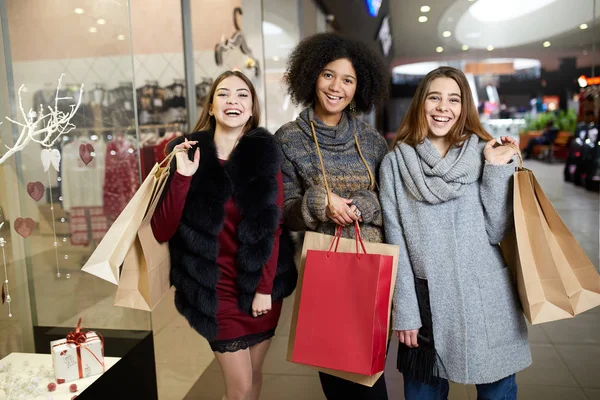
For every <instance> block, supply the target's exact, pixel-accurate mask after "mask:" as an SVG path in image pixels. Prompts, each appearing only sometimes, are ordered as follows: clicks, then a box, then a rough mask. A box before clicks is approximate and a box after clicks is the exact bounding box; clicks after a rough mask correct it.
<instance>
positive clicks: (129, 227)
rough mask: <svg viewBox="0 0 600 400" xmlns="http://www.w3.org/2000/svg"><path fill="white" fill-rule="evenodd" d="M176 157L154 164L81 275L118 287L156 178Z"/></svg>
mask: <svg viewBox="0 0 600 400" xmlns="http://www.w3.org/2000/svg"><path fill="white" fill-rule="evenodd" d="M175 153H176V151H173V152H171V154H169V155H168V156H167V158H165V160H163V161H162V162H161V163H160V164H158V163H157V164H155V165H154V167H152V170H151V171H150V173H149V174H148V176H147V177H146V179H144V181H143V182H142V184H141V185H140V188H139V189H138V190H137V192H135V194H134V195H133V197H132V198H131V200H130V201H129V203H127V205H126V206H125V208H124V209H123V211H122V212H121V214H119V216H118V217H117V219H116V220H115V222H114V223H113V224H112V225H111V227H110V228H109V229H108V232H106V235H105V236H104V238H102V240H101V241H100V243H99V244H98V246H97V247H96V249H95V250H94V252H93V253H92V255H91V256H90V258H89V259H88V260H87V262H86V263H85V265H84V266H83V268H81V270H82V271H85V272H87V273H90V274H92V275H95V276H97V277H99V278H102V279H104V280H106V281H108V282H111V283H114V284H115V285H118V284H119V267H120V266H121V264H123V261H124V260H125V256H126V254H127V252H128V251H129V248H130V247H131V245H132V244H133V242H134V240H135V238H136V236H137V231H138V229H139V228H140V225H141V224H142V220H143V219H144V216H145V215H146V211H147V210H148V206H149V205H150V203H151V202H152V199H153V198H154V197H155V194H156V192H157V189H158V185H159V178H160V177H161V176H163V174H165V173H166V174H168V168H169V166H170V162H171V160H172V159H173V157H174V156H175ZM161 165H166V167H165V168H164V169H163V168H161Z"/></svg>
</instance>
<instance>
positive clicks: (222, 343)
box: [208, 328, 275, 353]
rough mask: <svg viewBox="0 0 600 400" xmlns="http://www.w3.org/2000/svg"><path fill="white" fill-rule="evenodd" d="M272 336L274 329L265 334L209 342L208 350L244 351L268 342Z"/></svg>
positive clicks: (219, 351)
mask: <svg viewBox="0 0 600 400" xmlns="http://www.w3.org/2000/svg"><path fill="white" fill-rule="evenodd" d="M273 336H275V328H273V329H269V330H268V331H265V332H260V333H252V334H250V335H245V336H241V337H239V338H234V339H226V340H210V341H209V342H208V344H210V348H211V349H212V351H214V352H217V353H233V352H236V351H239V350H245V349H247V348H249V347H252V346H254V345H257V344H259V343H261V342H264V341H265V340H269V339H271V338H272V337H273Z"/></svg>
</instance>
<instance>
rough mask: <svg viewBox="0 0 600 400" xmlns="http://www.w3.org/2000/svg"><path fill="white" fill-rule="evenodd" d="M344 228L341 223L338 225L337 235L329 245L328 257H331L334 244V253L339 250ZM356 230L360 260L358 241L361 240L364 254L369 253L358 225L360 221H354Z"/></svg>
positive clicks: (357, 254)
mask: <svg viewBox="0 0 600 400" xmlns="http://www.w3.org/2000/svg"><path fill="white" fill-rule="evenodd" d="M343 229H344V227H343V226H341V225H338V227H337V228H336V230H335V235H334V236H333V240H332V241H331V245H330V246H329V250H327V257H329V254H330V253H331V249H332V248H333V245H334V244H335V249H333V252H334V253H336V252H337V249H338V246H339V244H340V239H341V238H342V230H343ZM354 232H356V234H355V238H354V239H355V240H356V257H357V258H358V259H359V260H360V252H359V249H358V243H359V242H360V245H361V247H362V251H363V254H367V249H366V248H365V243H364V242H363V238H362V233H361V231H360V226H358V221H354Z"/></svg>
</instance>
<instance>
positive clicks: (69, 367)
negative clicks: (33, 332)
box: [50, 318, 104, 383]
mask: <svg viewBox="0 0 600 400" xmlns="http://www.w3.org/2000/svg"><path fill="white" fill-rule="evenodd" d="M50 347H51V349H52V362H53V364H54V376H55V378H56V381H57V383H65V382H70V381H74V380H77V379H81V378H87V377H88V376H93V375H98V374H101V373H103V372H104V338H103V337H102V335H100V334H99V333H96V332H91V331H83V330H81V318H80V319H79V323H78V324H77V328H76V329H75V331H74V332H71V333H69V334H68V335H67V338H66V339H59V340H53V341H52V342H50Z"/></svg>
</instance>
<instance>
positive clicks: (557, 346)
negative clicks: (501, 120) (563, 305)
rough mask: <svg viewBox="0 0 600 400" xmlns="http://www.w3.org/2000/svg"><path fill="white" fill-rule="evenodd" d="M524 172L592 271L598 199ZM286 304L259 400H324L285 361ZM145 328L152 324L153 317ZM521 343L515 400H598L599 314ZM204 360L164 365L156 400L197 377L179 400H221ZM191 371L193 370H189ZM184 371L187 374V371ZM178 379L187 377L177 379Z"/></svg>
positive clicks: (303, 372)
mask: <svg viewBox="0 0 600 400" xmlns="http://www.w3.org/2000/svg"><path fill="white" fill-rule="evenodd" d="M526 166H527V167H528V168H530V169H532V170H533V171H534V173H535V175H536V177H537V178H538V180H539V181H540V183H541V185H542V187H543V189H544V191H545V192H546V194H547V195H548V197H549V198H550V200H551V201H552V203H553V204H554V206H555V208H556V209H557V211H558V212H559V213H560V214H561V216H562V217H563V219H564V221H565V223H566V224H567V226H568V227H569V228H570V229H571V231H572V232H573V234H574V235H575V237H576V238H577V240H578V241H579V242H580V243H581V245H582V247H583V248H584V249H585V251H586V252H587V254H588V256H589V257H590V258H591V260H592V262H593V263H594V264H595V265H596V268H598V265H599V257H598V250H599V244H598V242H599V230H598V223H599V201H598V200H599V197H598V195H597V194H594V193H590V192H586V191H585V190H584V189H582V188H578V187H575V186H573V185H571V184H565V183H563V181H562V168H563V166H562V165H548V164H543V163H541V162H535V161H534V162H530V163H528V164H527V165H526ZM291 303H292V302H291V301H290V300H288V301H286V303H285V304H284V310H283V314H282V319H281V321H280V325H279V328H278V335H277V336H275V338H274V340H273V343H272V346H271V350H270V351H269V353H268V355H267V359H266V362H265V367H264V374H265V378H264V384H263V391H262V396H261V399H264V400H275V399H277V400H286V399H289V400H296V399H297V400H300V399H302V400H313V399H314V400H322V399H325V397H324V396H323V394H322V392H321V389H320V385H319V379H318V377H317V374H316V373H315V372H313V371H312V370H311V369H309V368H305V367H302V366H299V365H295V364H292V363H288V362H286V361H285V357H286V352H287V336H286V335H287V332H288V331H289V323H290V314H291V306H292V304H291ZM153 322H154V323H156V322H157V321H156V319H155V318H154V316H153ZM183 329H185V328H183ZM529 339H530V342H531V348H532V353H533V359H534V362H533V365H532V366H531V367H530V368H528V369H526V370H525V371H523V372H521V373H519V374H518V375H517V381H518V384H519V399H536V400H537V399H544V400H580V399H581V400H586V399H588V400H592V399H593V400H596V399H600V308H596V309H594V310H591V311H588V312H587V313H584V314H582V315H579V316H578V317H577V318H574V319H570V320H564V321H558V322H553V323H548V324H543V325H536V326H531V327H530V329H529ZM157 340H159V339H158V338H157ZM186 340H187V336H186ZM159 341H160V340H159ZM396 346H397V341H395V340H393V341H392V345H391V348H390V351H389V354H390V357H389V358H388V365H387V367H386V379H387V384H388V392H389V395H390V399H394V400H400V399H403V398H404V396H403V390H402V377H401V376H400V374H399V373H398V372H397V371H396V368H395V365H394V364H395V354H396V348H397V347H396ZM196 348H197V347H196ZM205 354H207V353H206V352H205ZM157 356H158V355H157ZM211 360H212V358H211V356H210V355H207V358H206V359H204V360H203V361H204V362H205V363H210V365H209V366H208V368H207V369H206V371H205V372H204V373H202V372H201V371H198V367H199V366H198V361H197V360H196V361H194V362H192V360H190V359H189V358H188V359H187V363H188V364H186V365H182V364H181V363H177V364H175V363H174V362H173V364H171V365H172V366H173V367H174V368H177V371H175V370H170V371H169V372H168V373H167V372H165V373H163V374H161V373H160V372H159V379H160V380H161V382H159V384H160V383H162V386H163V387H162V389H161V391H160V392H161V400H162V399H180V398H181V394H180V392H178V391H177V390H174V391H171V390H168V389H167V386H168V387H171V388H173V385H172V384H169V383H168V382H169V381H170V380H171V379H174V381H173V383H174V382H178V383H179V387H181V388H182V387H184V386H186V385H187V384H190V380H191V379H195V376H198V375H200V374H201V375H200V376H199V379H197V381H196V382H195V384H194V385H193V388H192V389H191V390H190V391H189V392H188V394H187V396H186V397H185V398H186V399H198V400H209V399H210V400H212V399H214V400H218V399H221V396H222V394H223V390H224V385H223V378H222V376H221V373H220V370H219V366H218V365H217V364H216V362H215V361H211ZM194 364H195V365H196V367H195V368H193V367H192V365H194ZM188 365H189V366H190V367H187V366H188ZM180 370H181V371H180ZM192 370H194V372H193V373H191V371H192ZM159 371H160V367H159ZM165 371H166V368H165ZM183 371H186V372H187V373H182V372H183ZM165 385H166V386H165ZM176 386H177V385H176ZM188 387H189V386H188ZM476 397H477V395H476V391H475V388H474V387H472V386H463V385H454V384H453V385H451V390H450V399H451V400H459V399H461V400H462V399H465V400H471V399H473V400H474V399H476Z"/></svg>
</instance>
